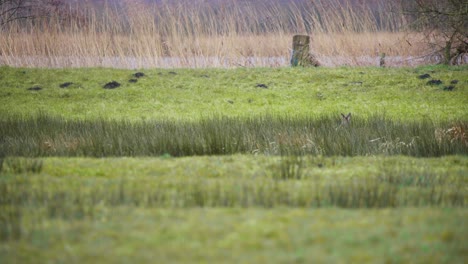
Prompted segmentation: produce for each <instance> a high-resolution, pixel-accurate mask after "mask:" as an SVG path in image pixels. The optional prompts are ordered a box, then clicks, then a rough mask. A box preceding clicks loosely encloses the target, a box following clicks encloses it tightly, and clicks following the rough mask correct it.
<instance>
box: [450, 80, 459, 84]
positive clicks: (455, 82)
mask: <svg viewBox="0 0 468 264" xmlns="http://www.w3.org/2000/svg"><path fill="white" fill-rule="evenodd" d="M457 83H458V80H452V81H451V82H450V84H457Z"/></svg>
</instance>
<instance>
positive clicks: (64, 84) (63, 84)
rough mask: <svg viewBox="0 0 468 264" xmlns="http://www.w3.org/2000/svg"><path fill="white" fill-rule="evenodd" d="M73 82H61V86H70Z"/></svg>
mask: <svg viewBox="0 0 468 264" xmlns="http://www.w3.org/2000/svg"><path fill="white" fill-rule="evenodd" d="M72 84H73V83H72V82H65V83H62V84H60V88H67V87H68V86H70V85H72Z"/></svg>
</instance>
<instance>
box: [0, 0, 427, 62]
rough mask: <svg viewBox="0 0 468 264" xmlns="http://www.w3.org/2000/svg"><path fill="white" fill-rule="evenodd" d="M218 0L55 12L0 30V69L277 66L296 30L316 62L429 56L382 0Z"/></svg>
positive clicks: (403, 59) (86, 7)
mask: <svg viewBox="0 0 468 264" xmlns="http://www.w3.org/2000/svg"><path fill="white" fill-rule="evenodd" d="M223 3H224V4H212V5H210V4H208V3H204V2H203V1H195V2H193V3H192V4H187V3H184V4H182V3H181V4H169V3H165V4H159V5H153V6H147V5H144V4H142V3H138V2H134V1H131V2H130V1H126V2H125V1H124V2H121V3H120V6H119V7H118V6H112V5H104V6H101V7H96V6H90V5H81V6H79V7H70V9H69V10H68V11H67V12H66V13H62V14H58V16H57V17H52V18H48V19H44V20H34V21H29V22H25V23H16V24H11V25H9V27H8V28H4V29H3V33H2V34H0V65H10V66H17V67H92V66H105V67H119V68H149V67H236V66H247V67H248V66H270V67H271V66H273V67H274V66H286V65H288V63H289V57H290V53H291V40H292V36H293V35H294V34H298V33H299V34H309V35H311V36H312V50H313V51H314V52H315V53H316V54H317V55H318V56H319V58H321V60H322V62H323V64H324V65H325V66H338V65H358V66H361V65H377V64H378V57H379V56H380V54H382V53H385V54H386V55H387V56H388V57H389V60H388V65H392V66H401V65H418V64H421V63H425V62H427V61H426V60H421V59H418V57H421V56H424V55H427V54H429V53H430V49H429V47H428V46H427V44H425V43H424V41H423V35H421V34H417V33H414V32H404V31H402V30H401V29H403V28H404V27H403V26H404V23H405V21H404V18H402V17H401V16H400V15H399V14H398V13H397V12H390V11H391V10H394V9H395V7H394V6H392V4H391V3H386V2H385V1H381V2H380V3H379V4H380V6H379V8H375V9H371V8H369V7H367V6H366V5H362V6H359V5H356V6H349V5H344V4H341V3H340V1H338V0H336V1H326V2H322V1H315V2H310V3H309V2H306V3H302V4H300V3H297V4H294V3H289V4H284V3H281V2H280V1H272V2H271V3H263V4H253V3H250V2H236V1H223ZM168 58H173V60H169V59H168ZM252 58H256V59H252ZM272 58H276V59H272Z"/></svg>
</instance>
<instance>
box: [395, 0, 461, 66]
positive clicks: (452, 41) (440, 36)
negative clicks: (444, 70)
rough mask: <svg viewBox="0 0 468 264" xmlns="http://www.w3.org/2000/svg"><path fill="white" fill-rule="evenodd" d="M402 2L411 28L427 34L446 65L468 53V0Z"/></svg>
mask: <svg viewBox="0 0 468 264" xmlns="http://www.w3.org/2000/svg"><path fill="white" fill-rule="evenodd" d="M401 5H402V8H403V11H404V14H405V15H406V16H407V17H408V18H409V19H410V20H411V21H412V22H411V24H410V25H411V27H412V28H413V29H416V30H418V31H421V32H425V33H426V41H428V42H429V43H430V44H431V45H432V46H433V47H434V48H435V52H436V53H438V54H441V55H442V57H443V63H444V64H454V63H456V61H457V60H458V59H459V58H460V57H462V56H463V55H465V54H467V53H468V1H466V0H410V1H401ZM433 40H436V41H433ZM438 41H439V42H438Z"/></svg>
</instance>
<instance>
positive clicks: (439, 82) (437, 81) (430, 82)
mask: <svg viewBox="0 0 468 264" xmlns="http://www.w3.org/2000/svg"><path fill="white" fill-rule="evenodd" d="M426 84H427V85H441V84H442V81H441V80H430V81H428V82H427V83H426Z"/></svg>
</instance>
